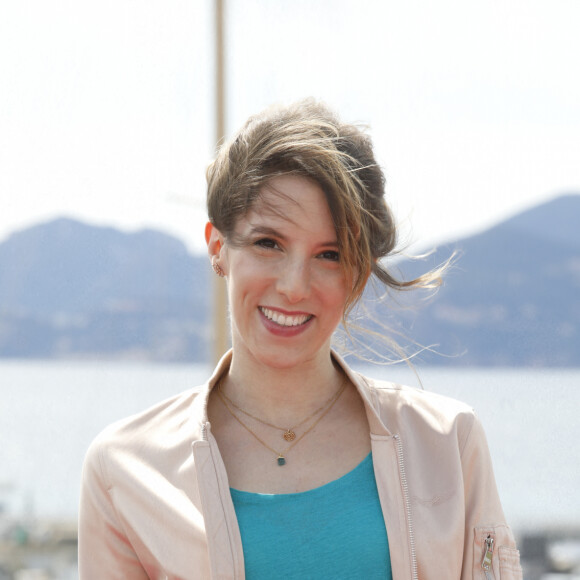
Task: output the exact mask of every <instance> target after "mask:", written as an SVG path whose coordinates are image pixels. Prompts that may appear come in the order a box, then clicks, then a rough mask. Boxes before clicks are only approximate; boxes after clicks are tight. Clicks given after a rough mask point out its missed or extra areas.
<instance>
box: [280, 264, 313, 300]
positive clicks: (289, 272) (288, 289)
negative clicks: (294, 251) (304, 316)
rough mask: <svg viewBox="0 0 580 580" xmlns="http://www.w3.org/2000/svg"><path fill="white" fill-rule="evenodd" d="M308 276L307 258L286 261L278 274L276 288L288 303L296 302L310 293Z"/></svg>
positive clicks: (309, 274) (309, 273)
mask: <svg viewBox="0 0 580 580" xmlns="http://www.w3.org/2000/svg"><path fill="white" fill-rule="evenodd" d="M310 276H311V272H310V265H309V263H308V261H307V260H302V259H295V260H292V261H287V262H285V264H284V266H282V267H281V269H280V272H279V274H278V280H277V283H276V289H277V290H278V292H280V294H283V295H284V296H285V297H286V299H287V300H288V302H289V303H290V304H296V303H298V302H300V301H301V300H304V299H305V298H307V297H308V295H309V294H310Z"/></svg>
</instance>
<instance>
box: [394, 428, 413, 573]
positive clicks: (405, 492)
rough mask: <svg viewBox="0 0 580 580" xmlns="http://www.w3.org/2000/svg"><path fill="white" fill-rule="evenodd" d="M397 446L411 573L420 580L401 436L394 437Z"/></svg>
mask: <svg viewBox="0 0 580 580" xmlns="http://www.w3.org/2000/svg"><path fill="white" fill-rule="evenodd" d="M393 438H394V439H395V443H396V445H397V458H398V462H399V475H400V477H401V487H402V488H403V500H404V502H405V512H406V515H407V527H408V529H409V549H410V551H411V572H412V578H413V580H419V575H418V573H417V553H416V551H415V534H414V532H413V519H412V517H411V500H410V499H409V486H408V484H407V475H406V473H405V461H404V457H403V443H402V441H401V437H400V436H399V435H393Z"/></svg>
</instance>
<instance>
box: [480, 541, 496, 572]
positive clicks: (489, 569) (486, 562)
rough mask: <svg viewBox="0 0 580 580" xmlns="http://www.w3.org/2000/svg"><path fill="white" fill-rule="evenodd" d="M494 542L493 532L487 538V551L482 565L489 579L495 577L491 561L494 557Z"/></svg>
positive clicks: (485, 543)
mask: <svg viewBox="0 0 580 580" xmlns="http://www.w3.org/2000/svg"><path fill="white" fill-rule="evenodd" d="M493 544H494V540H493V538H492V537H491V534H489V535H488V536H487V538H485V542H484V545H485V552H484V553H483V560H482V561H481V567H482V568H483V572H484V574H485V577H486V579H487V580H492V579H493V578H494V574H493V568H492V566H491V561H492V559H493Z"/></svg>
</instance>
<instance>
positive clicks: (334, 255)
mask: <svg viewBox="0 0 580 580" xmlns="http://www.w3.org/2000/svg"><path fill="white" fill-rule="evenodd" d="M320 257H321V258H322V259H323V260H329V261H330V262H338V261H339V259H340V256H339V255H338V252H336V251H335V250H326V251H325V252H322V254H320Z"/></svg>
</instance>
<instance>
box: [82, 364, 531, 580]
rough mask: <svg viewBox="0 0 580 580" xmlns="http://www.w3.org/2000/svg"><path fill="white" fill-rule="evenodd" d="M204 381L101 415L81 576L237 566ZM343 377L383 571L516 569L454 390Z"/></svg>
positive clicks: (432, 576)
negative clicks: (126, 412) (376, 505)
mask: <svg viewBox="0 0 580 580" xmlns="http://www.w3.org/2000/svg"><path fill="white" fill-rule="evenodd" d="M230 356H231V355H230V354H229V353H228V354H227V355H226V356H224V358H223V359H222V361H221V362H220V364H219V365H218V367H217V369H216V370H215V372H214V374H213V375H212V377H211V379H210V380H209V381H208V382H207V383H206V384H205V385H203V386H201V387H198V388H196V389H193V390H190V391H187V392H185V393H183V394H181V395H178V396H176V397H173V398H171V399H169V400H167V401H164V402H162V403H160V404H158V405H156V406H155V407H153V408H151V409H149V410H147V411H145V412H144V413H141V414H139V415H136V416H133V417H129V418H128V419H125V420H123V421H121V422H119V423H116V424H114V425H112V426H110V427H109V428H107V429H106V430H105V431H104V432H103V433H101V434H100V435H99V436H98V437H97V438H96V439H95V441H94V442H93V444H92V445H91V447H90V448H89V451H88V453H87V457H86V460H85V466H84V470H83V485H82V496H81V506H80V521H79V570H80V578H81V580H109V579H119V580H133V579H135V580H136V579H142V578H143V579H144V578H152V579H156V580H157V579H159V580H161V579H171V580H178V579H181V580H185V579H187V580H193V579H206V578H208V579H209V578H211V579H223V580H225V579H228V580H229V579H234V578H235V579H243V578H244V557H243V551H242V542H241V538H240V532H239V529H238V525H237V521H236V514H235V511H234V506H233V503H232V500H231V497H230V491H229V486H228V479H227V475H226V470H225V467H224V464H223V461H222V459H221V456H220V452H219V449H218V446H217V444H216V441H215V439H214V437H213V436H212V433H211V426H210V424H209V422H208V420H207V413H206V408H207V400H208V396H209V392H210V391H211V389H212V387H213V386H214V384H215V382H216V379H217V378H218V377H219V376H220V375H221V373H223V372H224V370H225V369H226V368H227V367H228V365H229V362H230ZM337 360H338V361H339V362H340V363H341V364H342V365H343V367H344V368H345V370H346V372H347V373H348V375H349V377H350V378H351V380H352V381H353V383H354V384H355V385H356V387H357V388H358V390H359V392H360V395H361V397H362V399H363V401H364V403H365V407H366V411H367V416H368V422H369V425H370V437H371V444H372V453H373V463H374V468H375V476H376V481H377V487H378V490H379V496H380V500H381V505H382V509H383V515H384V519H385V524H386V528H387V535H388V539H389V549H390V554H391V565H392V570H393V578H394V579H395V580H417V579H421V580H453V579H461V580H467V579H476V578H477V579H480V578H481V579H483V580H489V579H492V578H493V579H501V580H513V579H521V578H522V572H521V569H520V566H519V553H518V551H517V550H516V548H515V544H514V540H513V537H512V534H511V531H510V529H509V527H508V526H507V524H506V522H505V518H504V514H503V511H502V508H501V505H500V501H499V497H498V493H497V489H496V485H495V480H494V476H493V471H492V466H491V460H490V456H489V451H488V448H487V443H486V440H485V435H484V433H483V430H482V427H481V425H480V423H479V421H478V420H477V418H476V417H475V415H474V413H473V411H472V410H471V409H470V408H468V407H467V406H466V405H464V404H463V403H460V402H458V401H454V400H452V399H448V398H445V397H441V396H439V395H435V394H432V393H429V392H425V391H420V390H417V389H413V388H408V387H402V386H400V385H395V384H392V383H386V382H378V381H373V380H371V379H368V378H365V377H363V376H362V375H359V374H357V373H354V372H353V371H351V370H350V369H348V367H346V365H345V364H344V362H342V361H340V359H339V358H338V357H337Z"/></svg>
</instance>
